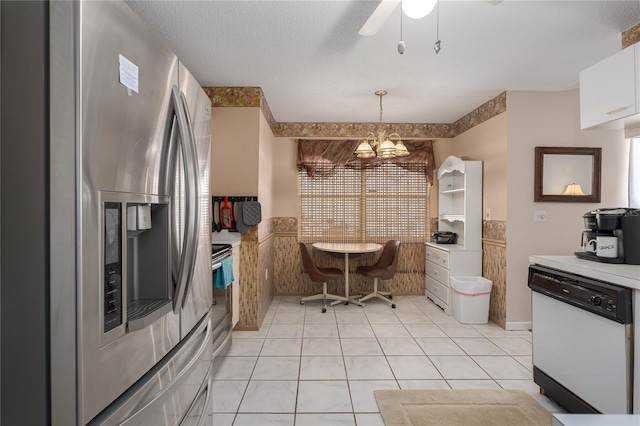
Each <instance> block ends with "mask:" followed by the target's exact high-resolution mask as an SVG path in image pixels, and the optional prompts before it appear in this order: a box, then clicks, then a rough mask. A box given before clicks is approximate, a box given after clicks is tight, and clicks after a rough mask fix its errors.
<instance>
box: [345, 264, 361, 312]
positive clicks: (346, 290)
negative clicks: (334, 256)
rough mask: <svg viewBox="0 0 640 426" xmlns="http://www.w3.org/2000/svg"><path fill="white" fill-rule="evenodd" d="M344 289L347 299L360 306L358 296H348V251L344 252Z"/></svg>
mask: <svg viewBox="0 0 640 426" xmlns="http://www.w3.org/2000/svg"><path fill="white" fill-rule="evenodd" d="M344 291H345V297H346V298H347V300H348V301H349V302H351V303H353V304H356V305H358V306H362V303H360V302H359V301H358V297H353V296H352V297H349V253H345V254H344Z"/></svg>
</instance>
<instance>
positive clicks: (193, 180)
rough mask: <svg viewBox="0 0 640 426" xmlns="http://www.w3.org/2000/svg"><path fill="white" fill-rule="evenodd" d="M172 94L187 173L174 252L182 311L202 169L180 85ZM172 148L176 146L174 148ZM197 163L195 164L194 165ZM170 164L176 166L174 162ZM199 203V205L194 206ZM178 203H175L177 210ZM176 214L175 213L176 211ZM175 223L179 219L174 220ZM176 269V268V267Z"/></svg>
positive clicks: (178, 304)
mask: <svg viewBox="0 0 640 426" xmlns="http://www.w3.org/2000/svg"><path fill="white" fill-rule="evenodd" d="M171 98H172V102H173V107H174V111H175V117H176V121H175V122H176V124H177V128H178V134H179V140H180V149H181V152H182V160H183V163H184V168H185V173H184V179H185V185H184V187H185V192H186V194H185V195H186V200H185V201H186V202H185V218H184V236H183V239H182V242H181V246H182V249H181V254H182V255H181V256H180V258H179V259H178V258H177V256H178V253H174V262H173V265H174V267H175V265H176V264H177V265H178V269H177V271H178V272H177V274H176V275H174V280H175V293H174V299H173V300H174V305H173V311H174V312H175V313H178V312H179V311H180V308H181V306H182V304H183V301H184V298H185V294H186V291H187V287H188V284H189V281H190V280H191V276H192V275H193V268H194V264H195V254H196V253H195V248H196V247H197V243H198V233H197V229H198V216H199V211H198V204H197V201H198V194H199V186H200V185H199V181H198V178H197V177H198V176H197V174H198V171H197V167H196V165H197V161H194V158H196V157H195V153H194V152H193V151H194V145H195V142H194V141H193V134H192V132H191V131H190V128H189V121H188V120H189V118H188V117H186V115H187V114H185V110H184V108H183V103H182V100H181V99H180V95H179V89H178V87H177V86H175V85H174V86H173V87H172V88H171ZM170 149H172V148H170ZM170 158H171V160H172V161H171V163H172V164H175V162H176V161H177V156H173V155H170ZM194 163H195V165H194ZM169 167H174V170H175V166H173V165H170V166H169ZM194 169H196V170H195V172H194ZM169 179H170V180H171V184H172V187H170V188H168V190H169V192H168V193H170V194H175V173H174V177H170V178H169ZM194 206H195V208H194ZM176 207H177V206H175V205H174V207H173V208H174V211H175V208H176ZM172 214H175V213H173V212H172ZM174 225H175V221H174ZM177 233H178V229H176V226H173V227H172V241H176V240H177ZM174 249H175V250H176V251H177V249H178V245H176V246H174ZM174 271H175V269H174Z"/></svg>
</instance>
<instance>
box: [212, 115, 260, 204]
mask: <svg viewBox="0 0 640 426" xmlns="http://www.w3.org/2000/svg"><path fill="white" fill-rule="evenodd" d="M259 117H262V113H261V112H260V108H255V107H251V108H249V107H247V108H245V107H238V108H224V107H216V108H212V112H211V194H212V195H247V196H250V195H257V193H258V177H259V167H258V164H259V152H258V149H256V148H257V146H256V141H257V140H258V138H259V135H260V126H259V123H260V120H259Z"/></svg>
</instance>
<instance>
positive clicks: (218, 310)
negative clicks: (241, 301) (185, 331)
mask: <svg viewBox="0 0 640 426" xmlns="http://www.w3.org/2000/svg"><path fill="white" fill-rule="evenodd" d="M231 250H232V249H231V244H211V288H212V291H213V308H212V311H213V321H214V324H218V323H222V322H223V321H228V322H230V321H231V312H232V297H231V296H232V292H233V285H228V286H226V285H223V286H216V281H217V278H219V277H217V275H218V274H222V273H223V263H227V262H228V263H230V260H231ZM225 272H226V271H225Z"/></svg>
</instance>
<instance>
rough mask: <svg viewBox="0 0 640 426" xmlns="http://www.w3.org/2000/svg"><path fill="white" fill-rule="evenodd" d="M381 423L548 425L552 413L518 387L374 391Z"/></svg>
mask: <svg viewBox="0 0 640 426" xmlns="http://www.w3.org/2000/svg"><path fill="white" fill-rule="evenodd" d="M373 394H374V396H375V398H376V402H377V403H378V408H379V409H380V414H381V415H382V419H383V420H384V424H385V426H408V425H413V426H419V425H425V426H426V425H442V426H467V425H473V426H476V425H478V426H480V425H482V426H484V425H500V426H516V425H522V426H524V425H545V426H547V425H551V422H552V416H551V414H549V412H548V411H547V410H545V409H544V408H543V407H542V406H541V405H540V404H539V403H538V402H537V401H536V400H535V399H533V397H531V395H529V394H527V393H526V392H524V391H520V390H480V389H459V390H457V389H452V390H450V389H447V390H376V391H373Z"/></svg>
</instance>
